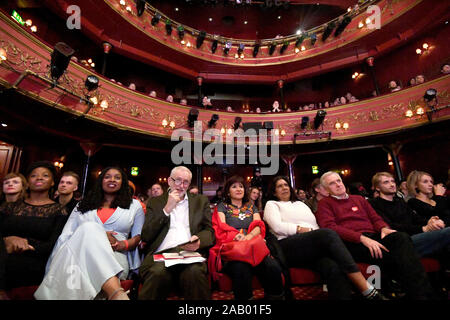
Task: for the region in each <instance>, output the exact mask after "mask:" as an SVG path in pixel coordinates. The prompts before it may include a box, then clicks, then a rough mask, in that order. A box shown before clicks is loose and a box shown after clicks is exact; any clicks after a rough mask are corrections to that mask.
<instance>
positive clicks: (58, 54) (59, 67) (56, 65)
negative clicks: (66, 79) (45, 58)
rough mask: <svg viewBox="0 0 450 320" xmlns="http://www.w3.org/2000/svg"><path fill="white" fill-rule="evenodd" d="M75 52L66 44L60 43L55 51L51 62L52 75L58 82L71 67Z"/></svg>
mask: <svg viewBox="0 0 450 320" xmlns="http://www.w3.org/2000/svg"><path fill="white" fill-rule="evenodd" d="M74 53H75V50H73V49H72V48H71V47H69V46H68V45H67V44H65V43H64V42H58V43H57V44H56V45H55V48H54V49H53V52H52V56H51V61H50V73H51V77H52V79H53V80H55V81H56V80H58V79H59V78H60V77H61V76H62V75H63V73H64V71H66V69H67V67H68V66H69V62H70V58H72V56H73V54H74Z"/></svg>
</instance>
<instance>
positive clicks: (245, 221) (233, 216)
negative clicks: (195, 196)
mask: <svg viewBox="0 0 450 320" xmlns="http://www.w3.org/2000/svg"><path fill="white" fill-rule="evenodd" d="M217 211H218V212H223V213H224V214H225V222H226V223H227V224H228V225H229V226H231V227H233V228H236V229H237V230H239V231H241V232H242V233H243V234H247V230H248V227H249V226H250V224H251V223H252V222H253V215H254V214H255V213H258V209H257V208H256V206H255V205H253V204H250V203H247V204H245V205H244V206H242V207H240V208H239V207H237V206H235V205H234V204H228V203H224V202H220V203H219V204H218V205H217Z"/></svg>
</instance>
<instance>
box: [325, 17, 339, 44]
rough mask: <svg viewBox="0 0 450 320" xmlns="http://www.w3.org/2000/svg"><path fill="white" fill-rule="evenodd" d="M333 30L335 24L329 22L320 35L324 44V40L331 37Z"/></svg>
mask: <svg viewBox="0 0 450 320" xmlns="http://www.w3.org/2000/svg"><path fill="white" fill-rule="evenodd" d="M334 28H336V24H335V23H334V22H333V21H331V22H330V23H329V24H328V25H327V27H326V28H325V31H324V32H323V34H322V41H323V42H325V40H327V38H328V37H329V36H330V35H331V33H332V32H333V30H334Z"/></svg>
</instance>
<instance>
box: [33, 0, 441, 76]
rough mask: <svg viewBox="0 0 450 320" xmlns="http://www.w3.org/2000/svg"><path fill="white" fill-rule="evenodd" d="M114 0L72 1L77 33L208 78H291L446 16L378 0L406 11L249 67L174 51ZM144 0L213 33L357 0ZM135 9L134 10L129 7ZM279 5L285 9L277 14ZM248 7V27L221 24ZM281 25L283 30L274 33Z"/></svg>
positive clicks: (432, 7) (292, 19)
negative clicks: (319, 49)
mask: <svg viewBox="0 0 450 320" xmlns="http://www.w3.org/2000/svg"><path fill="white" fill-rule="evenodd" d="M118 2H119V0H117V3H116V2H114V1H112V0H110V1H107V0H79V1H77V5H78V6H80V8H81V12H82V32H83V33H84V34H85V35H86V36H88V37H89V38H91V39H92V40H94V41H95V42H96V43H97V44H98V45H99V46H101V44H102V43H103V42H104V41H108V42H110V43H112V44H113V50H114V52H116V53H118V54H121V55H124V56H127V57H130V58H133V59H136V60H139V61H141V62H143V63H147V64H150V65H153V66H156V67H158V68H160V69H162V70H165V71H168V72H171V73H174V74H177V75H179V76H182V77H184V78H188V79H195V78H196V77H197V76H198V75H201V76H203V77H204V78H205V79H206V80H207V81H209V82H220V83H242V82H247V83H255V84H258V83H265V84H273V83H275V82H276V81H277V80H279V79H284V80H285V81H294V80H299V79H301V78H306V77H311V76H314V75H318V74H321V73H326V72H329V71H332V70H336V69H339V68H343V67H348V66H351V65H354V64H358V63H362V62H364V59H365V58H366V57H368V56H371V55H372V56H375V57H377V56H378V55H382V54H384V53H386V52H389V51H391V50H393V49H394V48H396V47H397V46H399V45H401V44H404V43H405V42H406V41H409V40H410V39H411V38H413V37H415V36H417V35H419V34H420V33H423V32H425V31H426V30H427V29H428V30H429V29H431V28H432V27H434V26H436V25H437V24H438V23H441V22H442V21H445V19H448V8H449V3H448V2H447V1H439V2H436V1H433V0H422V1H421V0H417V1H414V0H409V1H408V0H403V1H388V2H386V1H381V2H383V3H386V5H385V7H386V9H387V10H386V12H389V10H390V11H391V12H392V14H395V13H397V14H398V11H397V12H395V10H394V9H392V6H391V5H394V6H395V5H404V4H405V3H406V4H407V6H408V10H406V11H405V12H404V13H402V14H401V15H399V17H397V18H396V19H394V20H393V21H390V22H389V23H387V24H386V25H383V28H382V30H376V31H374V32H369V33H367V34H365V35H364V36H361V37H360V38H356V39H355V40H354V41H351V42H348V43H346V42H343V43H341V44H339V45H336V46H335V47H334V48H332V49H331V50H328V51H325V52H324V53H321V54H313V55H310V56H308V57H307V58H304V59H303V58H302V59H294V60H292V61H288V62H283V61H281V59H280V61H281V62H279V63H270V64H259V65H258V62H256V63H254V64H253V65H251V66H249V65H246V64H245V63H243V64H240V63H221V62H220V61H217V60H213V59H209V57H208V54H209V50H207V49H205V48H204V50H206V51H208V52H200V51H195V50H194V51H192V52H190V53H187V52H186V50H179V49H178V48H174V47H171V46H169V45H167V43H164V41H161V40H158V39H154V38H152V37H150V36H149V35H148V34H147V33H145V32H144V31H143V30H140V29H139V28H138V27H137V26H136V25H135V24H133V23H130V21H128V20H127V19H125V18H124V17H123V16H122V15H120V14H119V12H117V10H115V9H114V8H112V7H111V5H110V4H109V3H115V4H116V5H117V6H118ZM150 2H151V5H152V6H154V7H156V8H157V9H158V10H161V12H164V14H167V15H168V16H170V17H173V19H174V20H176V21H178V22H180V23H186V25H188V26H190V27H194V28H202V27H204V28H205V31H207V32H211V34H214V33H216V32H217V33H218V32H219V31H220V32H223V34H222V35H228V36H233V37H244V36H251V35H252V33H255V32H256V31H255V30H258V35H262V34H263V35H265V36H271V37H273V36H274V35H275V34H280V33H284V32H286V33H290V34H292V33H293V32H294V31H295V28H296V26H297V25H298V24H299V21H300V22H302V21H303V22H305V20H306V19H302V18H299V16H303V17H309V16H311V17H313V19H315V20H314V21H315V22H314V23H311V26H313V25H316V23H323V22H326V21H329V19H330V18H332V17H333V16H334V17H335V16H336V15H338V14H342V13H343V12H346V8H348V7H349V6H350V5H351V4H352V3H355V2H356V1H348V0H336V1H332V0H328V1H320V0H315V1H308V0H306V1H300V0H298V1H289V2H290V4H289V7H288V9H285V8H284V7H282V6H281V7H280V8H276V7H272V8H270V9H262V8H261V7H260V5H258V4H257V2H256V1H255V2H253V4H252V5H249V6H247V7H245V6H243V7H242V8H239V6H237V5H236V6H233V5H228V6H224V5H223V3H222V1H218V2H219V4H217V5H216V7H215V8H214V7H213V6H211V5H204V4H202V5H200V4H195V3H196V2H199V1H193V0H192V1H188V3H187V2H186V0H179V1H157V0H155V1H150ZM203 2H204V1H203ZM230 2H231V1H230ZM243 2H244V1H243ZM260 2H261V1H260ZM42 3H43V4H44V6H45V7H47V8H49V9H51V10H52V11H53V12H55V13H56V14H57V15H59V16H61V17H63V18H67V16H68V14H67V13H66V9H67V7H68V6H69V5H71V1H70V0H43V2H42ZM128 3H134V1H132V0H127V4H128ZM314 3H315V4H314ZM317 3H318V5H317ZM313 7H318V8H319V9H315V8H314V10H316V12H317V13H316V14H308V10H309V11H310V12H312V11H311V10H313V9H311V8H313ZM175 8H178V9H179V11H178V12H177V11H175ZM195 8H196V9H195ZM194 9H195V10H194ZM133 10H135V9H134V7H133ZM280 12H284V13H282V14H281V13H280ZM247 13H249V16H251V17H252V18H251V19H250V18H249V20H248V21H249V23H248V24H251V23H253V24H255V25H253V26H252V27H251V28H249V30H250V31H246V30H247V29H245V28H243V27H242V25H241V26H239V27H233V28H225V27H226V26H224V24H223V18H224V17H226V16H232V17H234V18H233V19H234V21H235V22H236V21H241V20H242V19H244V16H245V15H246V14H247ZM250 13H251V15H250ZM177 14H179V16H177ZM210 15H213V16H212V20H213V21H212V22H215V23H217V25H212V26H211V27H208V28H206V27H207V26H208V23H209V17H210ZM278 15H279V16H281V20H280V21H283V22H282V23H278V19H277V17H278ZM266 16H272V20H270V19H268V18H264V17H266ZM275 16H276V17H275ZM273 17H275V20H276V22H275V23H274V22H273ZM268 20H270V21H272V23H269V22H267V21H268ZM322 20H323V21H322ZM161 24H162V25H161V26H160V27H161V29H162V30H164V24H163V23H161ZM236 24H237V22H236ZM309 27H310V26H309ZM292 29H294V30H292ZM279 30H281V31H280V32H277V31H279ZM289 30H291V31H289ZM162 32H163V31H162ZM175 32H176V31H175ZM226 32H229V33H226ZM250 38H251V37H250ZM253 39H255V37H253ZM318 42H320V40H318ZM266 50H267V49H266ZM278 50H279V49H277V51H278ZM291 50H292V49H291ZM203 53H205V54H203Z"/></svg>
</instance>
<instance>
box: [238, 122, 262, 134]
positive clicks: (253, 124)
mask: <svg viewBox="0 0 450 320" xmlns="http://www.w3.org/2000/svg"><path fill="white" fill-rule="evenodd" d="M242 128H243V129H244V131H247V129H255V130H256V132H259V130H261V129H262V128H263V125H262V123H261V122H244V123H243V124H242Z"/></svg>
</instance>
